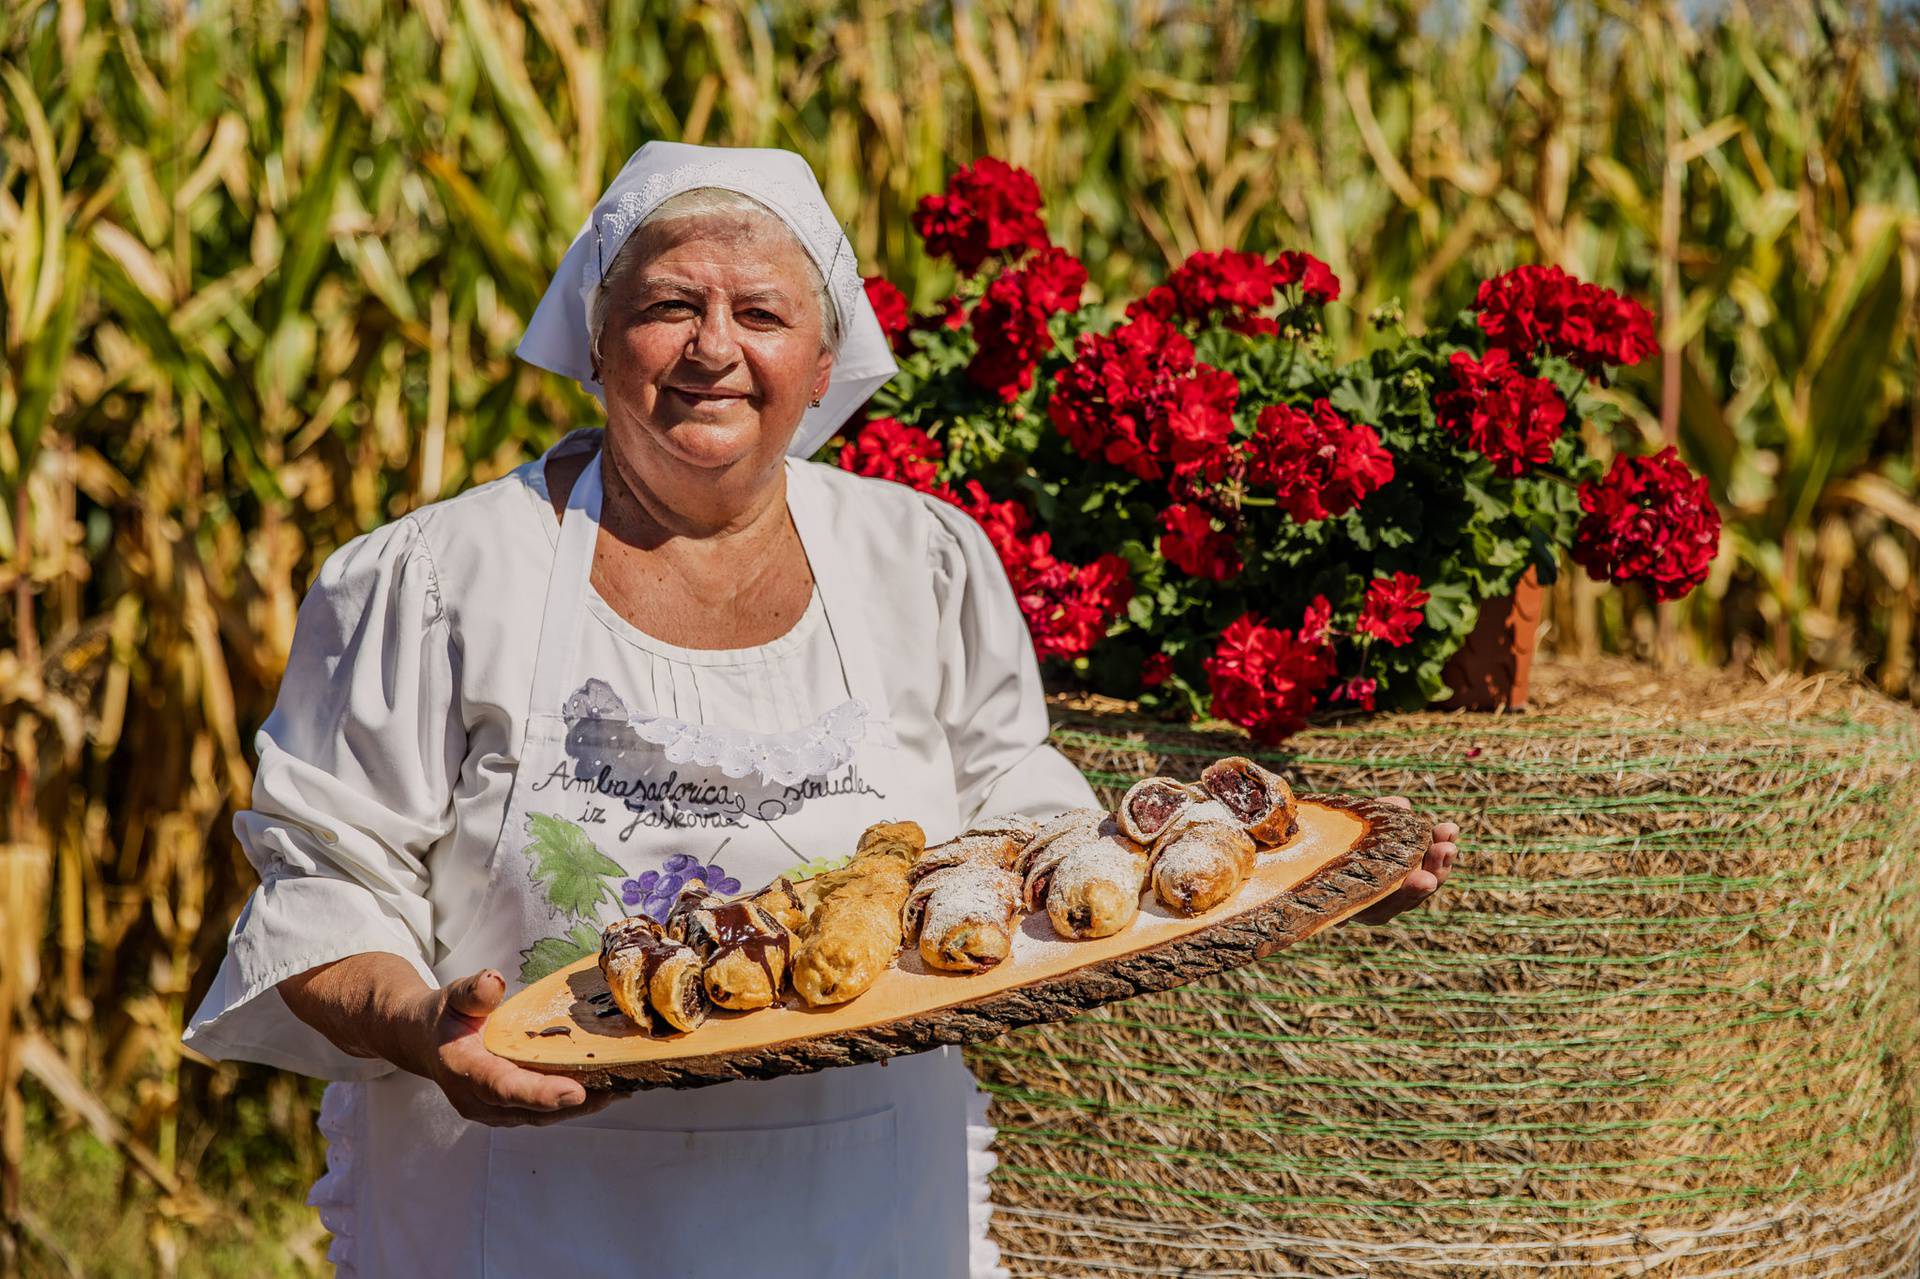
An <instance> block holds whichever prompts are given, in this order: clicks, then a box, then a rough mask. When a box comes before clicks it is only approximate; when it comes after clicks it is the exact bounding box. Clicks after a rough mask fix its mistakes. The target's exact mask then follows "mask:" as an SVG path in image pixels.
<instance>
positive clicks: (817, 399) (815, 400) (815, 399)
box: [812, 395, 820, 409]
mask: <svg viewBox="0 0 1920 1279" xmlns="http://www.w3.org/2000/svg"><path fill="white" fill-rule="evenodd" d="M812 404H813V407H814V408H816V409H817V408H819V407H820V397H819V396H817V395H816V396H814V397H813V401H812Z"/></svg>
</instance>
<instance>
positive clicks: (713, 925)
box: [695, 902, 793, 994]
mask: <svg viewBox="0 0 1920 1279" xmlns="http://www.w3.org/2000/svg"><path fill="white" fill-rule="evenodd" d="M695 918H696V919H698V920H700V921H701V922H702V924H703V925H704V929H703V931H704V934H705V937H706V939H707V940H706V945H705V948H704V951H703V954H702V958H704V959H705V960H706V962H707V963H708V964H713V963H716V962H718V961H719V960H721V959H723V958H725V957H726V956H728V955H731V954H733V953H734V952H735V951H738V952H740V953H741V954H743V955H745V956H746V957H747V958H748V959H750V960H752V961H753V962H754V963H756V964H758V965H760V971H762V972H764V973H765V974H766V975H767V988H768V989H769V990H771V991H773V992H774V993H776V994H778V993H779V990H780V978H781V974H783V973H785V972H786V971H787V970H788V968H790V967H791V966H792V963H793V934H792V933H790V932H788V931H787V930H786V929H785V928H783V927H781V926H780V924H779V923H778V922H776V921H775V920H774V919H773V918H772V916H770V915H768V914H767V913H766V912H765V911H763V910H761V909H760V908H759V907H757V906H755V905H753V903H751V902H725V903H723V904H721V905H718V906H703V907H701V909H700V912H699V914H698V915H697V916H695ZM697 945H698V943H696V946H697ZM776 949H778V950H779V952H780V971H779V972H775V971H774V968H773V960H772V958H771V956H772V953H773V951H774V950H776Z"/></svg>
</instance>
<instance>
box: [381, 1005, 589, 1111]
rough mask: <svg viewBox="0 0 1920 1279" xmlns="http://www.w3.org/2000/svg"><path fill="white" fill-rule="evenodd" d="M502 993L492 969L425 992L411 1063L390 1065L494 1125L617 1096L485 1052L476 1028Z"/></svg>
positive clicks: (586, 1106)
mask: <svg viewBox="0 0 1920 1279" xmlns="http://www.w3.org/2000/svg"><path fill="white" fill-rule="evenodd" d="M506 993H507V981H506V978H504V977H502V976H501V975H500V974H499V973H497V972H494V971H493V970H492V969H490V968H489V969H486V970H484V971H482V972H477V973H475V974H473V975H472V976H471V977H462V978H461V979H460V980H459V981H456V982H454V983H453V984H452V985H450V986H446V987H443V988H442V989H440V990H429V991H426V992H425V994H426V997H427V1002H426V1004H425V1005H424V1007H423V1008H422V1010H421V1022H422V1025H421V1031H422V1033H421V1035H420V1038H419V1041H418V1043H417V1046H416V1049H415V1062H414V1064H411V1065H410V1064H408V1063H407V1062H396V1063H395V1064H396V1065H399V1066H401V1067H402V1068H403V1069H407V1070H412V1071H413V1072H414V1073H415V1074H417V1075H424V1076H426V1077H427V1078H428V1079H431V1080H432V1081H433V1082H434V1083H436V1084H438V1085H440V1091H441V1092H443V1093H445V1094H446V1095H447V1100H448V1101H450V1102H452V1103H453V1108H454V1110H456V1111H458V1112H459V1114H460V1117H461V1118H462V1119H470V1120H472V1121H473V1122H474V1123H477V1124H491V1125H492V1126H494V1127H496V1128H510V1127H515V1126H517V1125H520V1124H555V1123H559V1122H560V1121H561V1120H563V1119H572V1118H573V1117H574V1116H575V1115H590V1114H592V1113H594V1112H595V1111H597V1110H603V1109H605V1108H606V1106H607V1105H608V1104H609V1103H611V1102H612V1101H613V1100H614V1099H615V1098H616V1097H617V1096H619V1094H618V1093H612V1092H602V1093H598V1094H593V1093H589V1092H588V1091H587V1090H586V1088H584V1087H583V1086H582V1085H581V1084H580V1083H579V1082H578V1081H576V1080H572V1079H568V1078H566V1077H564V1076H562V1075H543V1074H541V1073H540V1072H538V1071H534V1070H526V1069H524V1068H522V1067H520V1066H516V1065H514V1064H513V1063H512V1062H510V1061H508V1060H507V1059H506V1058H505V1057H496V1056H495V1055H494V1054H492V1053H490V1052H488V1051H487V1049H486V1046H485V1044H484V1043H483V1042H482V1040H481V1038H480V1027H481V1026H483V1025H485V1024H486V1020H487V1015H488V1014H489V1013H491V1012H492V1011H493V1010H494V1009H496V1008H498V1007H499V1006H500V1001H501V1000H502V999H504V998H505V997H506Z"/></svg>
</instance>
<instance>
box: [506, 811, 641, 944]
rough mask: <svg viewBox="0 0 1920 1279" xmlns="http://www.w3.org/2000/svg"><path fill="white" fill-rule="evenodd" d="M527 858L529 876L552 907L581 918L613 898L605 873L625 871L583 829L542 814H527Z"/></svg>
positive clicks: (615, 873)
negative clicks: (528, 839) (531, 864)
mask: <svg viewBox="0 0 1920 1279" xmlns="http://www.w3.org/2000/svg"><path fill="white" fill-rule="evenodd" d="M527 834H528V836H529V838H530V842H529V843H528V845H527V859H528V860H529V861H531V862H532V863H533V870H532V873H533V879H534V882H535V883H538V884H539V885H540V886H541V888H542V889H543V890H544V891H545V893H546V898H547V901H548V902H549V903H550V904H551V905H552V906H553V908H554V909H555V910H558V911H560V912H561V913H562V914H565V915H571V916H573V917H574V918H575V919H585V918H587V917H589V916H590V915H592V914H593V912H594V909H595V907H597V906H599V905H600V903H601V902H603V901H612V900H613V889H612V888H610V887H609V886H608V884H607V878H608V877H609V876H614V877H617V876H620V875H622V874H625V873H626V872H625V871H624V870H623V869H622V868H621V866H620V863H619V862H616V861H614V860H613V859H612V858H611V857H608V856H607V855H606V854H605V853H603V852H601V851H600V850H599V849H597V848H595V847H594V846H593V841H592V840H590V839H588V838H587V834H586V832H585V831H583V830H581V829H580V828H579V827H578V826H575V825H574V824H573V823H572V822H569V821H563V820H562V819H560V818H558V817H550V816H548V815H547V814H546V813H529V814H528V815H527Z"/></svg>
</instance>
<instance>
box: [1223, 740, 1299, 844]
mask: <svg viewBox="0 0 1920 1279" xmlns="http://www.w3.org/2000/svg"><path fill="white" fill-rule="evenodd" d="M1200 786H1201V789H1203V790H1205V791H1206V792H1207V794H1209V795H1211V796H1213V797H1214V798H1215V799H1217V800H1219V801H1220V802H1221V803H1222V804H1225V805H1226V806H1227V808H1228V809H1229V810H1230V811H1231V812H1232V813H1233V815H1234V816H1235V817H1236V818H1238V819H1239V821H1240V824H1241V825H1242V826H1245V827H1246V828H1247V834H1249V835H1251V836H1253V842H1254V843H1256V844H1260V845H1263V846H1264V847H1267V848H1277V847H1278V846H1280V845H1281V844H1284V843H1286V842H1287V840H1288V839H1290V838H1292V836H1293V832H1294V830H1295V828H1296V825H1297V816H1298V811H1299V810H1298V808H1297V807H1296V806H1295V804H1294V802H1293V787H1291V786H1289V785H1287V781H1286V778H1284V777H1281V776H1280V775H1279V774H1278V773H1270V772H1268V771H1267V770H1266V769H1264V768H1262V767H1260V765H1258V764H1256V763H1254V762H1253V761H1252V760H1250V759H1246V758H1243V757H1242V756H1239V755H1230V756H1228V757H1227V758H1226V759H1221V760H1215V761H1214V762H1213V763H1211V764H1209V765H1207V767H1206V770H1205V771H1204V772H1202V773H1201V774H1200Z"/></svg>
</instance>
